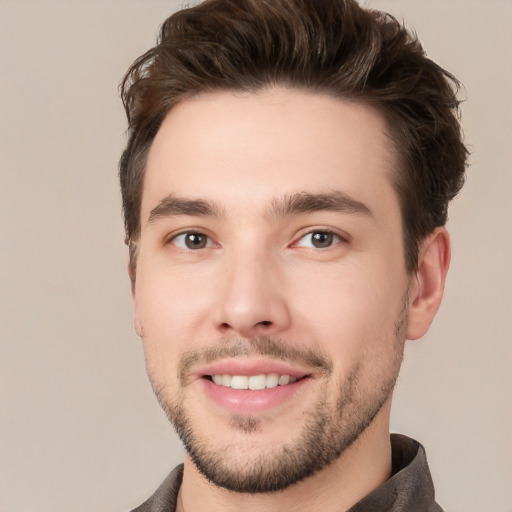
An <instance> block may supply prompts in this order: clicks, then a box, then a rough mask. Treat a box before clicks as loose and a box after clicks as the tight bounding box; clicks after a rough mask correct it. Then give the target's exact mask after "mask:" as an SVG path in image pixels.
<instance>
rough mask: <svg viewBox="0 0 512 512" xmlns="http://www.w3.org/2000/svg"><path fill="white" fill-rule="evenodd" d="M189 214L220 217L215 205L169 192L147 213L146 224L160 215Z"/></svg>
mask: <svg viewBox="0 0 512 512" xmlns="http://www.w3.org/2000/svg"><path fill="white" fill-rule="evenodd" d="M178 215H190V216H197V217H204V216H209V217H222V216H223V215H222V212H221V211H220V209H219V208H218V206H217V205H215V204H214V203H211V202H210V201H204V200H202V199H187V198H184V197H177V196H174V195H173V194H169V195H168V196H166V197H164V198H163V199H162V200H161V201H160V202H159V203H158V204H157V205H156V206H155V207H154V208H153V209H152V210H151V212H150V213H149V219H148V224H150V223H152V222H154V221H155V220H157V219H159V218H162V217H174V216H178Z"/></svg>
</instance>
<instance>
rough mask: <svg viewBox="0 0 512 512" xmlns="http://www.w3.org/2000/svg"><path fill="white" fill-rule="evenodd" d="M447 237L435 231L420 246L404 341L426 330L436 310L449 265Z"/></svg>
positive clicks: (415, 337) (414, 338)
mask: <svg viewBox="0 0 512 512" xmlns="http://www.w3.org/2000/svg"><path fill="white" fill-rule="evenodd" d="M450 255H451V253H450V236H449V234H448V231H446V228H444V227H439V228H436V229H435V230H434V231H433V232H432V233H431V234H430V235H429V236H428V237H427V238H426V239H425V240H424V241H423V243H422V244H421V247H420V250H419V253H418V268H417V270H416V271H415V272H414V274H413V276H412V277H411V285H410V294H409V318H408V327H407V338H408V339H410V340H416V339H418V338H421V337H422V336H423V335H425V334H426V332H427V331H428V329H429V327H430V324H431V323H432V320H434V316H435V315H436V313H437V310H438V309H439V306H440V304H441V300H442V298H443V293H444V284H445V281H446V274H447V272H448V267H449V266H450Z"/></svg>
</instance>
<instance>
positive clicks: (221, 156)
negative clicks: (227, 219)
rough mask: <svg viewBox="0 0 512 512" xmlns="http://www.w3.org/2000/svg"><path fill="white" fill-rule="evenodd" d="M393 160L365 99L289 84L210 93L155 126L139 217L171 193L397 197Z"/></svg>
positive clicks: (264, 198) (252, 197)
mask: <svg viewBox="0 0 512 512" xmlns="http://www.w3.org/2000/svg"><path fill="white" fill-rule="evenodd" d="M393 165H394V157H393V154H392V150H391V144H390V142H389V139H388V137H387V135H386V125H385V121H384V119H383V117H382V116H381V115H380V114H379V113H378V112H377V111H376V110H374V109H372V108H370V107H369V106H367V105H364V104H361V103H356V102H349V101H346V100H340V99H337V98H334V97H331V96H329V95H326V94H319V93H315V92H309V91H300V90H294V89H287V88H276V89H268V90H264V91H261V92H257V93H234V92H226V91H221V92H215V93H207V94H203V95H201V96H198V97H194V98H191V99H188V100H185V101H183V102H181V103H180V104H178V105H177V106H175V107H174V108H173V109H172V110H171V111H170V112H169V114H168V115H167V117H166V118H165V120H164V122H163V124H162V126H161V128H160V130H159V132H158V133H157V136H156V137H155V140H154V142H153V144H152V147H151V149H150V152H149V155H148V161H147V166H146V176H145V182H144V190H143V201H142V223H143V224H144V219H147V218H148V215H149V212H150V211H151V209H152V208H153V207H154V206H155V205H156V204H157V203H158V202H159V201H161V200H162V198H163V197H165V196H166V195H168V194H176V195H178V196H184V197H194V198H205V199H208V200H212V201H215V202H216V203H219V204H220V205H221V206H223V207H224V206H225V207H227V208H228V209H229V208H230V206H231V205H233V206H235V205H236V204H237V203H238V206H240V205H243V204H244V205H246V206H248V205H251V206H252V207H254V208H259V207H260V206H261V207H263V206H264V205H266V206H268V201H269V200H271V197H272V198H274V199H275V197H278V196H280V195H283V194H294V193H301V192H308V193H325V192H329V191H341V192H343V193H346V194H348V195H350V196H351V197H354V198H355V199H356V200H359V201H361V202H363V203H366V202H375V201H377V202H379V201H378V200H379V197H380V199H386V196H387V199H388V200H389V201H395V202H396V201H397V200H396V197H395V194H394V193H393V190H392V187H391V178H390V170H391V169H392V168H393ZM375 206H377V207H378V205H375Z"/></svg>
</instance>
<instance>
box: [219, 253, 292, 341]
mask: <svg viewBox="0 0 512 512" xmlns="http://www.w3.org/2000/svg"><path fill="white" fill-rule="evenodd" d="M226 267H227V272H226V273H225V274H224V276H221V280H222V285H221V287H220V288H221V293H220V296H218V299H219V300H218V303H217V304H216V306H215V310H216V312H215V316H214V319H215V320H214V321H215V323H216V328H217V330H218V331H220V332H221V333H222V335H223V336H238V337H244V338H253V337H256V336H262V335H278V334H279V333H281V332H283V331H284V330H286V329H287V328H288V326H289V324H290V311H289V307H288V301H287V299H288V298H287V297H286V287H285V284H284V283H285V276H284V271H283V270H284V269H283V268H282V266H281V265H280V264H279V263H278V262H277V261H273V260H272V258H271V257H270V256H269V255H268V254H265V252H264V251H258V252H257V253H255V252H254V251H243V252H242V251H241V252H240V253H239V254H237V255H232V257H231V258H230V259H229V261H228V262H226Z"/></svg>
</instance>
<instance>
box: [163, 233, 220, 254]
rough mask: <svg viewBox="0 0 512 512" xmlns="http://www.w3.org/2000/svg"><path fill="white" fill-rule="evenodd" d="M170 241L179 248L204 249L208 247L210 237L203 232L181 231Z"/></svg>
mask: <svg viewBox="0 0 512 512" xmlns="http://www.w3.org/2000/svg"><path fill="white" fill-rule="evenodd" d="M172 243H173V244H174V245H175V246H176V247H178V248H179V249H189V250H196V249H204V248H205V247H210V245H211V241H210V239H209V238H208V237H207V236H206V235H204V234H203V233H182V234H181V235H178V236H176V237H174V239H173V240H172Z"/></svg>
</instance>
